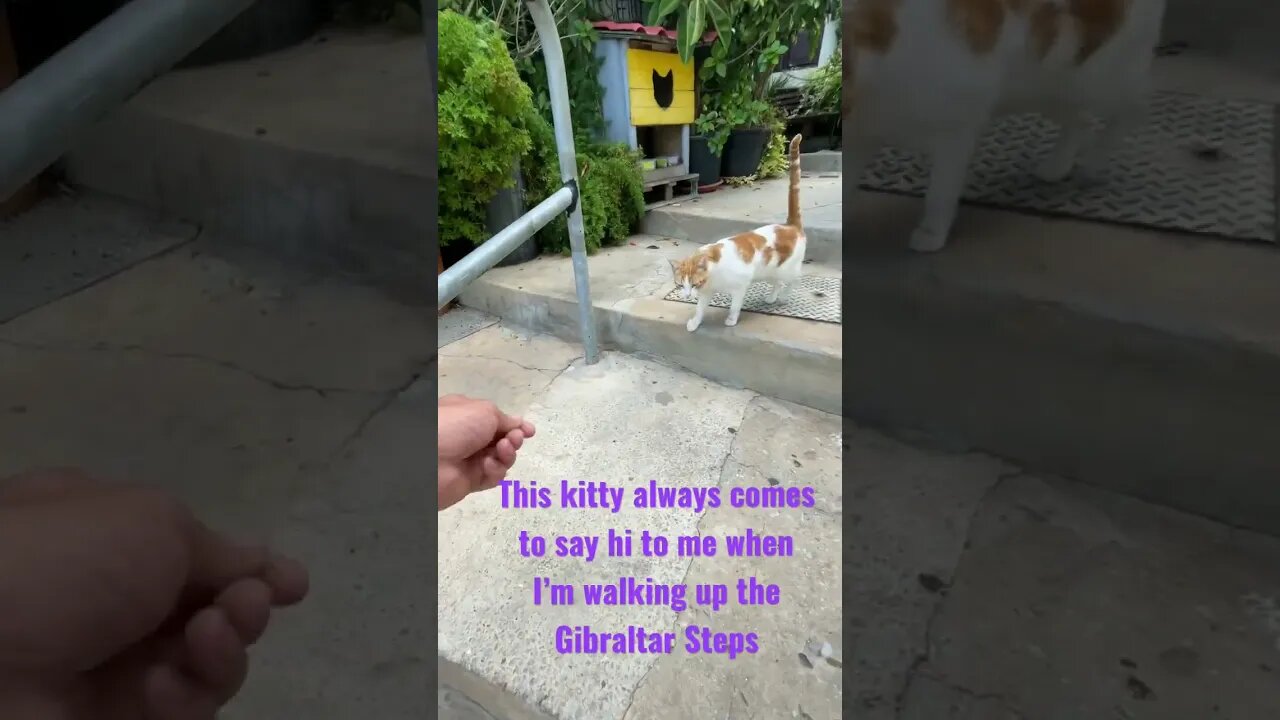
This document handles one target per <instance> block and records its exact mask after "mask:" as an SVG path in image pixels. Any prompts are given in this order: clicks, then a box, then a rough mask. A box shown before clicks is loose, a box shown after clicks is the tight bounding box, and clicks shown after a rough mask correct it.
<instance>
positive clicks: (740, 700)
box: [0, 208, 1280, 720]
mask: <svg viewBox="0 0 1280 720" xmlns="http://www.w3.org/2000/svg"><path fill="white" fill-rule="evenodd" d="M99 210H100V208H99ZM208 241H209V238H202V239H201V240H196V241H190V242H187V243H186V244H183V245H181V246H180V247H177V248H175V249H173V250H171V251H170V252H169V253H167V254H165V255H162V256H160V257H157V258H155V259H152V260H149V261H146V262H143V263H142V264H139V265H136V266H133V267H131V268H126V269H123V271H121V272H118V273H117V274H115V275H114V276H113V277H110V278H106V279H102V280H101V281H100V282H98V283H97V284H95V285H94V286H92V287H90V288H86V289H82V290H80V291H79V292H76V293H74V294H72V295H70V296H67V297H65V298H61V299H59V297H60V295H58V294H55V295H52V296H50V297H48V298H47V302H45V303H43V304H41V305H39V307H37V308H35V309H32V310H29V311H27V312H25V313H23V314H22V315H20V316H19V317H17V318H15V319H13V320H11V321H9V322H6V323H3V324H0V398H3V402H2V403H0V472H9V471H12V470H16V469H18V468H21V467H26V466H29V465H33V464H42V463H50V462H57V463H77V464H82V465H85V466H88V467H92V468H95V469H97V470H100V471H102V472H105V473H107V474H109V475H113V476H117V477H127V478H132V479H136V480H140V481H142V482H147V483H153V484H156V485H158V486H160V487H163V488H166V489H168V490H170V491H172V492H174V493H176V494H178V495H179V496H180V497H182V498H183V499H185V500H187V501H188V502H190V503H192V504H193V505H194V506H195V507H196V509H197V510H198V511H199V512H200V513H201V514H202V515H204V516H205V517H207V518H209V519H210V520H211V521H212V522H214V523H215V524H217V525H219V526H221V527H226V528H228V529H230V530H233V531H237V532H241V533H245V534H247V535H248V536H250V537H257V538H262V539H267V540H271V541H273V542H275V543H276V544H278V545H279V546H281V547H282V549H284V550H286V551H288V552H292V553H294V554H296V555H297V556H299V557H300V558H302V559H303V560H304V561H306V562H307V563H308V564H309V565H310V566H311V567H312V569H313V593H312V595H311V597H310V598H309V599H308V601H307V602H306V603H304V604H303V605H302V606H300V607H297V608H293V609H290V610H288V611H284V612H280V613H278V614H277V615H276V617H275V618H274V620H273V624H272V627H271V629H270V631H269V632H268V634H267V636H266V637H265V639H264V641H263V642H262V643H261V644H260V645H259V646H258V647H257V648H256V649H255V651H254V656H253V660H254V664H253V671H252V674H251V676H250V679H249V682H248V684H247V686H246V687H245V689H244V691H243V693H242V694H241V696H240V697H238V698H237V700H236V701H235V702H234V703H233V704H232V706H231V707H230V708H229V709H228V710H227V711H226V713H225V714H224V715H225V717H227V718H229V719H230V720H240V719H241V718H243V719H245V720H248V719H250V718H276V717H307V718H314V719H316V720H348V719H349V718H352V717H362V716H368V717H376V718H412V717H421V716H424V715H426V714H429V713H430V712H431V711H430V703H431V702H432V698H433V697H436V698H437V699H436V702H437V703H438V710H439V711H440V713H441V716H442V717H447V718H467V719H468V720H471V719H472V718H475V719H476V720H494V719H495V718H496V720H530V719H533V720H546V718H547V717H548V714H551V716H552V717H556V718H575V717H591V718H626V719H627V720H635V719H636V718H669V719H672V720H680V719H682V718H692V719H694V720H703V719H704V718H723V717H729V718H735V719H736V718H778V717H782V718H788V717H790V718H805V717H808V718H811V719H812V720H828V719H831V718H838V717H841V716H842V715H841V713H840V711H839V710H838V708H839V705H840V701H841V700H844V699H848V700H850V701H851V702H853V703H855V705H854V707H855V713H856V714H853V715H852V717H857V718H859V719H861V718H869V719H871V720H881V719H884V720H888V719H889V718H895V719H896V718H904V719H905V718H912V719H913V720H914V719H917V718H919V719H921V720H937V719H939V718H941V719H947V720H961V719H966V718H967V719H969V720H992V719H994V718H1005V717H1007V718H1021V719H1027V720H1031V719H1034V720H1041V719H1048V720H1058V719H1059V718H1061V719H1062V720H1078V719H1079V718H1116V719H1123V718H1128V719H1133V718H1151V720H1157V719H1158V720H1164V719H1166V718H1174V719H1175V720H1180V719H1181V718H1187V719H1188V720H1203V719H1204V718H1216V717H1221V718H1234V720H1266V719H1268V718H1272V717H1276V716H1277V715H1278V714H1280V696H1278V694H1277V693H1276V691H1275V673H1276V672H1277V669H1278V668H1280V650H1278V649H1277V648H1278V639H1280V610H1277V608H1278V607H1280V570H1277V568H1280V543H1278V542H1277V540H1276V539H1275V538H1271V537H1266V536H1261V535H1257V534H1254V533H1250V532H1248V531H1244V530H1239V529H1233V528H1230V527H1227V526H1224V525H1220V524H1216V523H1212V522H1209V521H1205V520H1201V519H1198V518H1193V517H1190V516H1187V515H1184V514H1181V513H1178V512H1175V511H1172V510H1168V509H1164V508H1159V507H1155V506H1152V505H1149V504H1145V503H1142V502H1139V501H1135V500H1131V499H1126V498H1122V497H1119V496H1117V495H1113V494H1109V493H1104V492H1100V491H1094V490H1087V489H1083V488H1082V487H1081V486H1079V485H1077V484H1074V483H1071V482H1067V481H1061V480H1056V479H1053V478H1048V477H1043V476H1040V475H1036V474H1034V473H1027V472H1025V471H1023V470H1021V469H1019V468H1017V467H1014V466H1011V465H1009V464H1007V463H1004V462H1001V461H998V460H995V459H993V458H991V457H988V456H985V455H982V454H979V453H972V452H967V451H964V450H957V449H955V448H954V447H953V446H948V445H947V444H944V443H941V442H937V441H935V440H933V439H932V438H929V437H926V436H917V437H914V438H913V439H911V440H910V441H904V440H901V439H891V438H888V437H886V436H884V435H882V434H880V433H878V432H874V431H871V430H868V429H866V428H863V427H858V426H853V425H844V426H842V425H841V424H840V423H839V422H838V421H837V419H836V418H834V417H833V416H830V415H826V414H824V413H821V412H818V411H815V410H811V409H806V408H803V407H799V406H797V405H792V404H788V403H785V402H779V401H777V400H774V399H770V398H768V397H766V396H762V395H760V394H757V393H753V392H750V391H747V390H741V389H732V388H727V387H723V386H720V385H716V384H715V383H712V382H709V381H707V380H705V379H703V378H700V377H697V376H694V375H692V374H690V373H688V372H685V371H682V370H678V369H675V368H673V367H670V366H667V365H664V364H661V363H658V362H655V361H652V360H647V359H643V358H637V357H630V356H625V355H618V354H614V353H608V354H606V356H605V357H604V359H602V361H601V363H600V365H599V366H597V367H595V368H584V367H582V366H581V364H580V361H579V360H578V355H579V352H580V351H579V349H578V348H577V346H575V345H573V344H572V343H567V342H564V341H562V340H558V339H555V338H552V337H549V336H545V335H536V334H530V333H527V332H524V331H521V330H519V329H515V328H511V327H508V326H504V325H503V324H502V323H499V322H496V321H495V320H494V319H493V318H487V317H484V316H482V315H478V314H475V313H467V312H462V313H459V314H458V315H456V316H453V318H450V316H446V319H445V322H444V323H443V326H444V327H443V328H442V330H441V335H440V337H439V338H438V339H437V344H438V345H439V346H440V347H439V348H438V350H437V348H436V347H433V346H432V345H431V341H430V334H431V328H432V325H433V324H434V323H433V320H432V318H431V317H430V315H427V314H424V313H422V312H421V311H420V310H419V309H411V308H406V307H404V306H401V305H398V304H396V303H393V302H390V301H388V300H386V299H385V297H384V296H382V295H381V294H379V293H376V292H372V291H369V290H367V289H364V288H360V287H358V286H353V285H350V284H347V283H344V282H340V281H334V280H331V279H325V278H319V277H315V276H310V275H303V274H299V273H297V272H295V271H291V270H289V269H287V268H282V267H281V266H279V265H278V264H275V263H272V262H269V261H266V260H263V259H261V258H258V257H256V256H252V255H240V254H229V253H227V252H226V251H225V249H222V248H219V247H217V246H215V245H211V244H209V242H208ZM51 242H56V238H51ZM46 267H47V268H53V267H54V266H53V264H49V265H47V266H46ZM64 269H66V270H67V272H68V273H69V272H75V271H77V270H76V266H66V268H64ZM0 271H3V272H12V271H14V266H4V267H3V268H0ZM8 287H11V286H10V285H8V284H6V283H0V289H4V288H8ZM51 287H52V286H51ZM450 315H453V314H452V313H450ZM436 352H439V353H440V358H439V361H438V368H437V367H436V365H434V364H432V363H431V362H430V357H431V355H432V354H434V353H436ZM437 370H438V372H439V390H438V392H470V393H474V394H479V395H485V396H489V397H492V398H494V399H495V400H498V401H499V402H501V403H503V404H504V405H506V406H508V407H511V408H513V409H515V410H518V411H520V412H523V413H526V414H527V415H528V416H529V417H531V418H533V419H534V420H535V421H536V422H537V423H538V424H539V429H540V433H539V436H538V437H537V438H536V440H535V441H534V442H531V443H530V444H529V446H528V447H527V449H526V450H525V451H524V452H522V454H521V459H520V462H519V463H518V465H517V468H516V472H513V473H512V475H513V477H517V478H519V477H523V478H537V477H550V478H556V477H559V476H561V475H563V476H566V477H571V478H582V479H609V480H615V481H618V482H623V481H629V480H628V479H629V478H643V477H646V476H651V475H655V476H658V477H666V478H669V480H670V481H671V482H672V483H676V484H688V485H692V484H694V483H698V484H704V485H705V484H708V483H718V484H719V485H720V486H721V487H725V488H730V487H735V486H744V485H767V486H770V487H789V486H792V485H799V484H809V485H813V486H814V487H815V488H816V489H817V490H818V493H817V499H818V502H817V503H816V505H815V507H814V508H812V509H806V510H801V511H779V512H764V513H761V512H758V511H751V512H747V511H744V510H733V509H729V508H723V507H722V508H715V509H711V510H709V511H706V512H702V513H694V512H689V511H678V512H673V511H661V512H655V513H653V514H652V515H651V516H650V517H649V518H645V519H644V520H647V522H644V523H641V522H632V521H634V520H636V519H637V518H638V514H639V511H636V510H629V511H624V512H626V513H627V518H626V520H627V521H628V522H625V523H620V522H615V521H614V519H613V518H612V517H611V516H610V515H596V514H591V513H589V512H588V511H582V510H578V511H564V510H554V511H533V512H532V513H531V514H530V513H529V512H528V511H519V512H517V511H511V510H502V509H500V508H497V507H496V506H495V504H496V502H497V500H498V497H497V496H496V495H493V494H490V495H487V496H480V497H476V498H472V501H468V502H466V503H463V504H462V505H460V506H458V507H456V508H454V509H452V510H450V511H448V512H446V513H442V514H441V516H440V520H441V529H440V535H439V536H438V537H437V538H431V537H430V535H429V530H428V529H427V527H426V525H427V524H426V523H425V522H423V512H424V511H427V508H429V503H430V501H431V499H430V497H429V492H428V491H429V488H428V487H425V486H424V485H423V483H422V468H423V467H424V466H425V465H426V464H427V463H429V462H430V461H431V459H432V458H431V454H432V451H431V446H430V443H429V442H423V436H424V434H429V433H430V429H431V422H430V418H431V415H430V413H431V412H433V406H432V402H433V398H432V397H431V396H432V389H431V382H430V380H429V375H426V376H424V374H426V373H432V372H437ZM415 375H417V376H418V377H416V378H415ZM615 440H616V441H617V442H614V441H615ZM841 457H843V458H844V460H845V465H844V467H843V468H841V466H840V465H839V464H838V463H839V462H840V459H841ZM775 482H776V483H777V485H774V484H773V483H775ZM846 505H847V507H846ZM845 513H848V516H847V519H848V521H849V525H848V527H847V528H846V529H845V532H843V535H842V536H841V535H840V534H839V533H840V528H841V521H842V520H844V519H845V517H846V516H845ZM642 524H646V525H650V526H652V527H657V528H665V529H668V530H671V531H677V530H679V531H686V532H689V533H690V534H692V533H694V532H697V533H699V534H708V535H722V534H725V533H730V532H735V531H740V530H742V529H743V528H745V527H751V528H754V529H756V530H758V531H760V532H770V533H777V534H790V535H792V536H793V537H794V539H795V542H796V548H797V552H796V556H795V557H792V558H772V559H761V560H759V561H758V562H757V561H751V562H749V563H746V562H742V561H740V559H735V558H730V557H714V558H696V559H689V558H685V559H683V560H680V559H673V558H652V559H648V558H646V559H641V558H612V559H610V558H605V559H602V560H597V561H596V562H594V563H591V564H584V563H582V562H581V561H574V560H567V559H562V560H545V561H538V560H531V559H527V558H520V557H519V556H518V555H516V554H515V553H514V552H513V547H512V542H511V533H512V532H513V531H517V530H519V529H528V530H531V531H537V532H544V533H561V532H574V531H577V532H599V531H602V530H603V531H607V530H608V529H609V528H611V527H618V526H620V525H626V526H628V527H637V528H638V527H640V526H641V525H642ZM432 540H440V541H441V549H440V555H439V557H438V558H436V560H438V561H439V562H440V567H441V574H440V575H439V576H438V577H437V574H436V572H435V569H434V567H433V565H434V563H433V562H432V559H431V558H429V557H423V549H424V548H425V547H429V546H430V543H431V541H432ZM838 570H843V571H844V578H843V583H842V582H841V577H840V573H839V572H838ZM619 571H624V572H632V571H636V572H646V573H648V572H651V573H654V574H656V577H655V579H657V578H659V577H660V578H677V579H683V580H685V581H687V582H691V583H694V584H698V583H721V582H727V581H729V580H730V579H733V578H737V577H739V576H741V575H744V574H746V573H749V572H751V573H756V575H757V576H758V577H761V578H765V577H767V578H769V579H770V581H771V582H776V583H778V585H779V586H780V587H781V592H782V598H781V603H780V604H779V605H778V606H777V607H768V608H756V607H735V606H729V607H726V608H722V609H721V610H720V612H718V613H715V614H714V615H713V616H712V617H710V618H708V617H707V616H706V614H705V613H703V612H702V611H700V610H695V611H689V610H686V611H682V612H676V611H673V610H671V609H669V608H654V607H642V608H631V609H628V610H627V611H626V612H625V613H624V612H622V611H620V610H618V609H613V608H607V607H601V608H592V609H591V610H589V611H588V612H586V613H585V614H584V615H582V616H580V617H585V618H586V619H587V621H588V622H590V623H617V622H622V621H630V620H632V619H633V618H634V619H635V620H643V621H644V622H647V623H656V624H657V625H659V626H662V627H672V628H675V627H681V626H683V625H685V624H691V623H692V624H714V625H716V626H717V627H724V628H750V629H752V630H754V631H756V632H759V633H760V639H761V646H762V650H761V652H760V653H758V654H757V655H754V656H746V657H741V658H738V659H737V660H735V661H733V662H732V663H730V662H728V661H727V660H723V659H717V658H714V657H704V656H696V657H689V656H687V655H685V654H673V655H670V656H654V655H649V656H644V657H639V656H635V655H632V656H623V657H615V656H610V658H609V660H604V661H596V662H592V661H586V660H585V659H584V658H583V657H581V656H560V655H558V654H557V653H555V651H554V649H553V648H551V647H550V646H549V644H548V642H547V635H546V630H547V629H548V627H549V626H551V625H552V624H553V623H556V622H557V620H559V619H561V618H565V617H566V616H567V615H568V611H569V608H564V607H557V608H551V607H544V608H541V609H531V608H530V607H529V599H530V596H529V594H528V593H529V589H530V588H529V582H530V581H531V578H532V576H533V575H534V574H535V573H540V574H543V575H546V576H548V577H551V576H554V577H560V578H566V579H572V580H581V579H590V578H595V577H608V576H609V575H613V574H617V573H618V572H619ZM646 576H648V575H646ZM521 584H524V585H525V587H524V588H521V587H520V585H521ZM841 594H843V608H842V607H841V605H838V604H836V603H837V598H839V597H840V595H841ZM437 596H438V597H439V598H440V601H441V605H440V610H439V615H438V616H437V618H435V620H437V621H439V623H440V630H439V634H438V636H437V638H436V640H437V641H438V642H439V643H440V645H441V647H442V649H443V652H444V653H445V654H446V656H447V659H446V661H444V662H442V661H441V660H440V658H434V659H433V658H431V657H430V653H429V651H426V649H427V648H430V647H431V645H432V638H431V635H430V633H431V626H432V618H431V617H430V615H429V612H428V611H427V608H428V607H429V606H430V601H429V600H427V598H431V597H437ZM575 609H577V610H581V609H582V608H575ZM633 610H634V611H635V612H632V611H633ZM570 617H579V616H570ZM844 628H847V629H848V630H849V632H850V634H849V636H848V637H849V638H850V640H851V642H849V643H848V644H845V643H844V642H843V638H842V633H841V630H842V629H844ZM827 646H829V647H827ZM424 651H425V652H424ZM448 660H455V661H456V664H451V663H450V662H448ZM432 662H435V663H437V667H440V666H443V667H444V668H445V670H444V671H442V672H443V674H442V677H444V678H445V679H446V681H447V682H449V683H450V685H449V686H448V687H447V688H444V689H445V690H446V691H447V692H444V693H439V692H438V691H439V690H440V689H441V688H436V689H434V690H433V689H432V688H430V687H429V683H426V682H424V678H425V677H426V676H427V675H428V668H429V667H430V665H429V664H430V663H432ZM846 666H849V667H850V669H851V670H852V672H851V674H850V683H849V684H848V685H847V686H842V685H841V683H840V671H841V670H843V669H844V668H845V667H846ZM440 703H443V704H440ZM531 705H532V706H538V705H540V706H541V707H542V710H541V711H539V710H538V709H537V708H532V709H531V708H530V706H531ZM450 713H451V714H450ZM463 713H469V714H463ZM843 717H851V715H849V714H844V715H843Z"/></svg>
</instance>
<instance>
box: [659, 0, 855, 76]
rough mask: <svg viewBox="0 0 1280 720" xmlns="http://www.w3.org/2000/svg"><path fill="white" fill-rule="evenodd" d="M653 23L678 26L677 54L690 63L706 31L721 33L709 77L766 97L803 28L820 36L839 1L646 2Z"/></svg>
mask: <svg viewBox="0 0 1280 720" xmlns="http://www.w3.org/2000/svg"><path fill="white" fill-rule="evenodd" d="M645 2H646V4H647V5H648V7H649V15H648V24H650V25H660V24H662V23H664V22H666V23H670V22H673V21H674V23H675V27H676V50H677V52H679V53H680V58H681V59H682V60H685V61H686V62H687V61H688V60H689V58H691V57H693V50H694V48H695V47H696V46H697V44H698V42H699V41H700V40H701V38H702V36H703V34H704V32H705V31H706V30H707V29H714V30H715V31H716V39H715V41H714V43H713V44H712V46H711V53H710V56H709V57H708V58H707V59H706V60H705V61H704V63H703V73H704V77H706V78H707V79H709V80H711V81H712V83H713V85H714V84H720V87H722V88H724V89H736V88H738V87H747V86H749V87H750V88H751V89H752V92H753V94H754V95H755V97H756V98H757V99H763V97H764V92H765V86H766V83H767V81H768V76H769V75H770V74H771V73H772V71H773V69H774V68H775V67H777V65H778V61H779V60H781V59H782V57H783V56H784V55H786V53H787V49H788V46H789V44H790V43H791V41H792V40H793V39H794V38H795V37H796V36H797V35H799V34H800V31H801V30H809V31H810V32H811V33H812V34H813V35H814V36H815V37H818V36H820V35H821V33H822V28H823V26H824V25H825V23H826V20H827V18H829V17H837V16H838V15H839V13H840V3H839V2H838V1H837V0H689V1H688V2H685V1H684V0H645Z"/></svg>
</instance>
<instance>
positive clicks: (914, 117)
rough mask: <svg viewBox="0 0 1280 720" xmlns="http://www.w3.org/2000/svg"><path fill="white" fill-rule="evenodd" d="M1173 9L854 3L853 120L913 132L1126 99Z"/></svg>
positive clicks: (1128, 3)
mask: <svg viewBox="0 0 1280 720" xmlns="http://www.w3.org/2000/svg"><path fill="white" fill-rule="evenodd" d="M1164 7H1165V0H854V1H853V3H852V7H851V8H850V9H849V11H848V14H847V15H846V18H845V19H846V23H847V26H848V27H849V44H850V46H851V47H850V50H851V51H852V54H853V57H852V59H851V60H850V61H849V69H850V70H849V72H850V74H851V75H852V78H851V79H850V80H848V82H850V84H851V86H852V88H853V95H854V96H855V97H854V99H853V100H852V103H853V108H854V109H853V111H854V112H856V113H858V114H859V115H860V116H861V117H862V118H863V119H864V120H866V121H868V122H869V123H870V125H871V126H873V127H880V128H882V129H885V130H890V129H893V128H895V127H897V126H903V127H907V129H908V130H909V129H910V126H912V123H913V122H925V121H927V120H928V119H929V118H937V117H938V116H939V114H940V113H941V112H942V110H943V109H944V108H945V109H946V111H947V112H948V113H960V114H961V115H968V114H970V111H972V112H980V111H981V108H983V107H985V106H986V105H987V103H988V102H990V101H1003V102H1004V103H1006V104H1008V105H1009V107H1008V108H1007V109H1009V110H1015V109H1034V108H1033V107H1028V108H1016V107H1015V106H1017V105H1021V104H1023V103H1026V104H1029V105H1032V106H1034V105H1036V104H1037V103H1038V101H1039V100H1043V99H1045V98H1053V97H1056V96H1059V95H1062V96H1068V97H1069V96H1079V95H1082V94H1083V97H1080V100H1082V101H1087V99H1088V97H1087V96H1088V95H1090V94H1092V93H1093V92H1094V91H1095V90H1097V89H1099V88H1101V89H1102V90H1104V91H1105V90H1106V88H1107V87H1109V86H1114V87H1115V88H1117V90H1119V89H1122V88H1124V87H1127V86H1129V85H1131V84H1132V81H1133V79H1134V78H1136V77H1138V76H1140V75H1144V74H1146V73H1147V72H1148V70H1149V65H1150V58H1151V56H1152V52H1153V49H1154V46H1155V44H1156V43H1157V42H1158V40H1159V35H1160V25H1161V23H1162V20H1163V16H1164Z"/></svg>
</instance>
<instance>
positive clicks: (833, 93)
mask: <svg viewBox="0 0 1280 720" xmlns="http://www.w3.org/2000/svg"><path fill="white" fill-rule="evenodd" d="M843 77H844V75H843V73H842V72H841V61H840V48H839V47H837V48H836V51H835V53H834V54H833V55H832V56H831V59H830V60H828V61H827V64H825V65H823V66H822V67H820V68H818V69H817V70H816V71H814V73H813V74H812V75H810V76H809V77H808V79H806V80H805V83H804V87H803V88H801V91H800V113H801V114H817V113H828V112H839V111H840V91H841V89H842V87H843Z"/></svg>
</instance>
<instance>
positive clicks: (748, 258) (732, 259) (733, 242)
mask: <svg viewBox="0 0 1280 720" xmlns="http://www.w3.org/2000/svg"><path fill="white" fill-rule="evenodd" d="M804 243H805V235H804V231H803V230H801V229H800V228H796V227H792V226H790V225H785V224H781V223H771V224H769V225H761V226H760V227H758V228H755V229H754V230H749V231H747V232H742V233H738V234H736V235H731V236H729V237H726V238H721V239H720V240H717V241H715V242H714V243H710V244H709V245H705V246H704V248H712V247H714V248H716V252H715V254H716V255H718V256H719V258H720V262H719V266H720V268H721V269H722V270H723V271H726V272H737V271H758V270H761V269H765V268H769V267H776V266H778V265H781V264H783V263H785V262H787V261H788V260H789V259H791V258H795V257H800V256H802V255H803V252H804Z"/></svg>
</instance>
